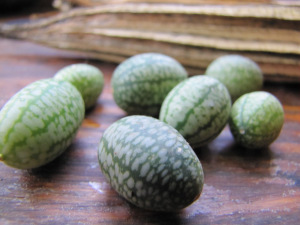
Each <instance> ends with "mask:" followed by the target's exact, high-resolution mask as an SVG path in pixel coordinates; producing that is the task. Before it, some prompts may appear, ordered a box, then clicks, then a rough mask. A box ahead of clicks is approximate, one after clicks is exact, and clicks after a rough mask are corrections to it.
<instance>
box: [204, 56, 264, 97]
mask: <svg viewBox="0 0 300 225" xmlns="http://www.w3.org/2000/svg"><path fill="white" fill-rule="evenodd" d="M205 74H206V75H208V76H211V77H214V78H216V79H218V80H219V81H221V83H223V84H224V85H225V86H226V88H227V89H228V91H229V93H230V96H231V99H232V102H234V101H235V100H236V99H237V98H238V97H240V96H241V95H243V94H246V93H249V92H252V91H258V90H260V89H261V88H262V85H263V75H262V72H261V70H260V68H259V66H258V65H257V64H256V63H255V62H254V61H252V60H251V59H249V58H246V57H244V56H241V55H225V56H221V57H219V58H217V59H215V60H214V61H213V62H212V63H211V64H210V65H209V66H208V67H207V69H206V72H205Z"/></svg>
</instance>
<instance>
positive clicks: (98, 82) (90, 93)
mask: <svg viewBox="0 0 300 225" xmlns="http://www.w3.org/2000/svg"><path fill="white" fill-rule="evenodd" d="M54 78H55V79H56V80H64V81H68V82H70V83H71V84H73V85H74V86H75V87H76V88H77V90H78V91H79V92H80V94H81V95H82V98H83V100H84V104H85V108H86V109H88V108H90V107H92V106H94V105H95V103H96V102H97V99H98V97H99V96H100V94H101V92H102V90H103V87H104V78H103V73H102V72H101V71H100V70H99V69H98V68H97V67H95V66H92V65H88V64H84V63H79V64H73V65H69V66H66V67H64V68H62V69H61V70H59V71H58V72H57V73H56V74H55V75H54Z"/></svg>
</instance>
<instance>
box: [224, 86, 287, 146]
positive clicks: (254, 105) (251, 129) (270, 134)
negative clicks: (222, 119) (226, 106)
mask: <svg viewBox="0 0 300 225" xmlns="http://www.w3.org/2000/svg"><path fill="white" fill-rule="evenodd" d="M283 123H284V111H283V108H282V105H281V103H280V102H279V100H278V99H277V98H276V97H275V96H274V95H272V94H270V93H268V92H265V91H257V92H252V93H248V94H244V95H243V96H241V97H240V98H239V99H237V100H236V102H235V103H234V104H233V106H232V111H231V114H230V119H229V125H230V130H231V132H232V134H233V136H234V138H235V140H236V142H237V143H239V144H240V145H242V146H243V147H245V148H248V149H259V148H264V147H267V146H268V145H270V144H271V143H272V142H273V141H274V140H276V138H277V137H278V136H279V134H280V131H281V128H282V126H283Z"/></svg>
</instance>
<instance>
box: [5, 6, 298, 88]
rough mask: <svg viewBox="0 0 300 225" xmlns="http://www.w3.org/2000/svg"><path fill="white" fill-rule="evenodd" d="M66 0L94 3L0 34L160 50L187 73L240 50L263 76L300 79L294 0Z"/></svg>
mask: <svg viewBox="0 0 300 225" xmlns="http://www.w3.org/2000/svg"><path fill="white" fill-rule="evenodd" d="M69 2H70V1H69ZM72 2H73V3H77V4H81V5H85V6H89V5H90V4H89V3H91V2H93V3H94V4H97V6H91V7H83V8H81V7H79V8H75V9H71V10H69V11H66V12H62V13H59V14H57V15H55V16H51V17H47V18H44V19H39V20H34V21H30V22H28V23H26V24H20V25H8V24H2V25H1V26H0V33H1V34H2V35H5V36H7V37H12V38H20V39H26V40H30V41H34V42H37V43H41V44H44V45H48V46H52V47H56V48H63V49H68V50H73V51H78V52H83V53H85V55H87V56H89V57H91V58H97V59H101V60H106V61H113V62H121V61H122V60H124V59H126V58H128V57H129V56H132V55H134V54H138V53H142V52H149V51H152V52H153V51H155V52H162V53H164V54H167V55H170V56H172V57H175V58H176V59H178V60H179V61H180V62H181V63H183V65H184V66H185V67H187V68H188V70H189V71H190V74H191V75H192V74H201V73H203V72H204V71H205V68H206V67H207V65H208V64H209V63H210V62H211V61H212V60H213V59H215V58H216V57H218V56H221V55H224V54H242V55H245V56H247V57H250V58H252V59H253V60H255V61H256V62H257V63H258V64H259V65H260V66H261V68H262V69H263V72H264V74H265V77H266V80H270V81H297V82H300V7H297V6H295V5H293V6H291V4H292V3H293V2H294V1H287V2H286V3H288V2H290V4H287V5H282V4H281V3H280V1H276V2H277V3H276V2H275V1H257V2H256V3H255V2H254V3H252V4H246V3H245V2H243V4H233V2H235V1H225V3H226V4H225V3H224V4H223V5H220V4H216V3H217V2H218V1H209V2H210V3H211V5H208V4H201V3H198V4H192V3H194V1H181V3H185V4H173V3H169V2H170V1H148V2H150V3H145V2H143V3H141V2H140V1H139V2H138V3H137V2H135V1H120V0H119V1H117V0H115V1H110V2H109V3H107V1H72ZM97 2H99V3H97ZM120 2H125V3H120ZM128 2H129V3H128ZM155 2H159V4H158V3H155ZM230 2H231V4H229V3H230ZM259 2H260V3H259ZM261 2H264V4H262V3H261ZM266 3H272V4H266ZM293 4H294V3H293Z"/></svg>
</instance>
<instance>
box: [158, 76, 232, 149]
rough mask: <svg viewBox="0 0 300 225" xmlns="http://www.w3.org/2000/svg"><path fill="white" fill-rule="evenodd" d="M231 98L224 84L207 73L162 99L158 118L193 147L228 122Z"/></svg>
mask: <svg viewBox="0 0 300 225" xmlns="http://www.w3.org/2000/svg"><path fill="white" fill-rule="evenodd" d="M230 110H231V99H230V95H229V93H228V90H227V89H226V87H225V86H224V85H223V84H222V83H221V82H220V81H218V80H217V79H215V78H213V77H209V76H203V75H198V76H193V77H190V78H188V79H187V80H184V81H182V82H181V83H179V84H178V85H177V86H175V87H174V88H173V89H172V90H171V91H170V93H169V94H168V95H167V97H166V98H165V100H164V102H163V104H162V107H161V110H160V114H159V119H160V120H161V121H163V122H165V123H167V124H169V125H171V126H172V127H174V128H175V129H176V130H178V131H179V133H181V134H182V135H183V137H184V138H185V139H186V140H187V141H188V142H189V144H190V145H191V146H192V147H193V148H198V147H201V146H204V145H206V144H208V143H209V142H211V141H212V140H213V139H214V138H216V137H217V136H218V135H219V134H220V133H221V131H222V130H223V128H224V127H225V125H226V124H227V122H228V118H229V115H230Z"/></svg>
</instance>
